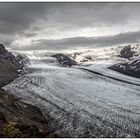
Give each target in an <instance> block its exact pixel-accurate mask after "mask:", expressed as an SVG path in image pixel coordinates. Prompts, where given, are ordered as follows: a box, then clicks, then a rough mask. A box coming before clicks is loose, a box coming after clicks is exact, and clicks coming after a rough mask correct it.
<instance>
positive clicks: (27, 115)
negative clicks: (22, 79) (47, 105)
mask: <svg viewBox="0 0 140 140" xmlns="http://www.w3.org/2000/svg"><path fill="white" fill-rule="evenodd" d="M0 137H56V136H55V135H54V134H53V133H51V132H49V131H48V130H47V121H46V119H45V117H44V116H43V114H42V112H41V111H40V110H39V109H38V108H36V107H34V106H32V105H29V104H26V103H23V102H21V101H18V100H17V99H15V98H14V97H13V96H12V95H9V94H7V93H6V92H5V91H4V90H0Z"/></svg>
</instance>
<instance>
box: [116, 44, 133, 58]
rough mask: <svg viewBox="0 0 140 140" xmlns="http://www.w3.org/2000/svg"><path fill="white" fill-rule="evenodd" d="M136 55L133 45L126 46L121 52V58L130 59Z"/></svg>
mask: <svg viewBox="0 0 140 140" xmlns="http://www.w3.org/2000/svg"><path fill="white" fill-rule="evenodd" d="M134 54H135V51H133V50H132V47H131V45H128V46H125V47H124V48H123V49H122V50H121V51H120V55H118V56H119V57H122V58H126V59H129V58H131V57H133V56H134Z"/></svg>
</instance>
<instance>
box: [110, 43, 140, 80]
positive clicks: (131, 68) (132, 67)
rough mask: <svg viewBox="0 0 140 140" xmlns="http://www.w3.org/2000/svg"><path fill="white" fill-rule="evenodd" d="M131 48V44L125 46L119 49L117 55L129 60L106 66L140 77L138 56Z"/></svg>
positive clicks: (139, 59)
mask: <svg viewBox="0 0 140 140" xmlns="http://www.w3.org/2000/svg"><path fill="white" fill-rule="evenodd" d="M133 49H134V48H133V47H132V46H131V45H128V46H125V47H124V48H123V49H122V50H121V51H120V55H118V56H119V57H122V58H125V59H127V61H128V60H129V62H125V63H119V64H115V65H113V66H110V67H108V68H109V69H112V70H115V71H118V72H120V73H123V74H126V75H129V76H133V77H137V78H140V58H139V57H138V54H136V52H135V51H134V50H133ZM134 56H135V58H134Z"/></svg>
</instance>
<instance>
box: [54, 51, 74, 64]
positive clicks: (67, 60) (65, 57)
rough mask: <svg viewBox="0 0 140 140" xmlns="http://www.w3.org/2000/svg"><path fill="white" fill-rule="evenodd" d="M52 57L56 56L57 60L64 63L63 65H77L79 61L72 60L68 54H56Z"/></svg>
mask: <svg viewBox="0 0 140 140" xmlns="http://www.w3.org/2000/svg"><path fill="white" fill-rule="evenodd" d="M52 57H55V58H56V59H57V61H58V62H59V63H60V64H62V65H63V66H69V67H71V66H72V65H77V62H76V61H74V60H72V59H71V58H70V57H69V56H68V55H65V54H61V53H58V54H55V55H53V56H52Z"/></svg>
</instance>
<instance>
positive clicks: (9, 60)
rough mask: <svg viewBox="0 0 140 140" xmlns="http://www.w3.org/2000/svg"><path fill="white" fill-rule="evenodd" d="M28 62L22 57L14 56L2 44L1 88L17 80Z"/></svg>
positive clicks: (0, 60) (0, 45) (0, 61)
mask: <svg viewBox="0 0 140 140" xmlns="http://www.w3.org/2000/svg"><path fill="white" fill-rule="evenodd" d="M27 60H28V59H27V58H26V57H25V56H22V55H17V57H16V56H14V55H13V54H12V53H11V52H9V51H8V50H7V49H6V48H5V47H4V45H2V44H0V87H1V86H4V85H5V84H8V83H9V82H11V81H13V80H14V79H15V78H17V77H18V74H19V71H20V70H21V69H22V68H23V67H24V66H25V64H26V63H27ZM25 62H26V63H25Z"/></svg>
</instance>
